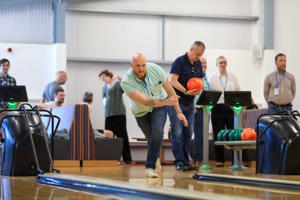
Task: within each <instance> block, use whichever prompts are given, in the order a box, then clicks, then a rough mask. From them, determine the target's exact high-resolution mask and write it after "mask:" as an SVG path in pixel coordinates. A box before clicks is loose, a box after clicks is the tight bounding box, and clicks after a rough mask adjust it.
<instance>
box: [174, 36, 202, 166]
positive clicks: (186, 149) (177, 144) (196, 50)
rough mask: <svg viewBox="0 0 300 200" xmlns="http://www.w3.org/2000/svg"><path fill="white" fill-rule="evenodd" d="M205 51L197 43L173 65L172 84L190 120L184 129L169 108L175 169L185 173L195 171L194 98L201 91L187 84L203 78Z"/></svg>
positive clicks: (183, 110)
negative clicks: (193, 136) (193, 143)
mask: <svg viewBox="0 0 300 200" xmlns="http://www.w3.org/2000/svg"><path fill="white" fill-rule="evenodd" d="M204 51H205V45H204V43H203V42H201V41H195V42H194V43H193V44H192V46H191V48H190V50H189V52H187V53H185V54H184V55H182V56H179V57H178V58H176V59H175V61H174V62H173V63H172V67H171V72H170V73H171V84H172V86H173V88H174V89H175V91H176V93H177V95H178V96H180V99H179V105H180V108H181V110H182V112H183V114H184V115H185V116H186V118H187V120H188V124H189V126H188V127H184V126H183V124H182V122H181V121H179V120H178V119H177V117H176V111H175V110H174V109H173V108H172V107H169V108H168V114H169V118H170V122H171V139H172V152H173V155H174V158H175V162H174V164H175V167H176V170H177V171H180V172H184V171H189V170H194V169H195V168H194V167H192V166H191V165H190V159H189V157H190V148H191V137H192V134H193V131H194V118H195V108H194V98H195V96H196V95H197V94H199V93H200V91H197V90H196V89H194V90H187V89H186V84H187V82H188V80H189V79H190V78H192V77H197V78H202V77H203V73H202V65H201V62H200V61H199V58H200V57H201V56H202V55H203V53H204Z"/></svg>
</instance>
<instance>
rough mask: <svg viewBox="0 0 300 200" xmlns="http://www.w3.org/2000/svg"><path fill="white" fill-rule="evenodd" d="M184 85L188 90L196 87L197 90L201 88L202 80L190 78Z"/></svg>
mask: <svg viewBox="0 0 300 200" xmlns="http://www.w3.org/2000/svg"><path fill="white" fill-rule="evenodd" d="M186 87H187V89H188V90H194V89H196V90H197V91H201V90H202V81H201V79H200V78H196V77H193V78H190V79H189V80H188V82H187V84H186Z"/></svg>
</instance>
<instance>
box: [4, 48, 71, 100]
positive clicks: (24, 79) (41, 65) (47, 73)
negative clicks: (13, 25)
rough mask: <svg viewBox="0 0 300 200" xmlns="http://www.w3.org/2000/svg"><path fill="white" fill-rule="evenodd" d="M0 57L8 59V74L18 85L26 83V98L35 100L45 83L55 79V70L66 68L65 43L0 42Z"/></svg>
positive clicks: (40, 94) (39, 96) (40, 93)
mask: <svg viewBox="0 0 300 200" xmlns="http://www.w3.org/2000/svg"><path fill="white" fill-rule="evenodd" d="M7 48H12V52H11V53H9V52H7ZM0 58H7V59H9V60H10V63H11V67H10V71H9V74H10V75H11V76H13V77H15V78H16V80H17V84H18V85H26V90H27V95H28V98H29V99H30V100H31V101H36V100H37V99H40V98H41V96H42V93H43V90H44V87H45V85H46V84H47V83H48V82H50V81H52V80H54V79H55V73H56V71H57V70H58V69H59V70H65V69H66V45H65V44H51V45H49V44H15V43H0Z"/></svg>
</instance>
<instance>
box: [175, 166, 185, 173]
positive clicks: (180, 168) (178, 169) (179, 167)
mask: <svg viewBox="0 0 300 200" xmlns="http://www.w3.org/2000/svg"><path fill="white" fill-rule="evenodd" d="M176 171H179V172H184V171H185V166H184V165H176Z"/></svg>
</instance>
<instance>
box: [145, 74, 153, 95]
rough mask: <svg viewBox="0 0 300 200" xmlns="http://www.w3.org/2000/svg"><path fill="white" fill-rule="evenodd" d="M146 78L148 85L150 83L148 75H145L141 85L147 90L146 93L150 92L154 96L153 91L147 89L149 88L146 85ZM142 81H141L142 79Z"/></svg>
mask: <svg viewBox="0 0 300 200" xmlns="http://www.w3.org/2000/svg"><path fill="white" fill-rule="evenodd" d="M147 79H148V85H150V79H149V76H146V79H145V83H143V84H142V85H143V87H144V88H145V89H146V90H147V92H148V93H150V94H151V95H152V96H154V94H153V92H152V91H150V90H149V88H148V87H147V81H146V80H147ZM142 82H143V81H142Z"/></svg>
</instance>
